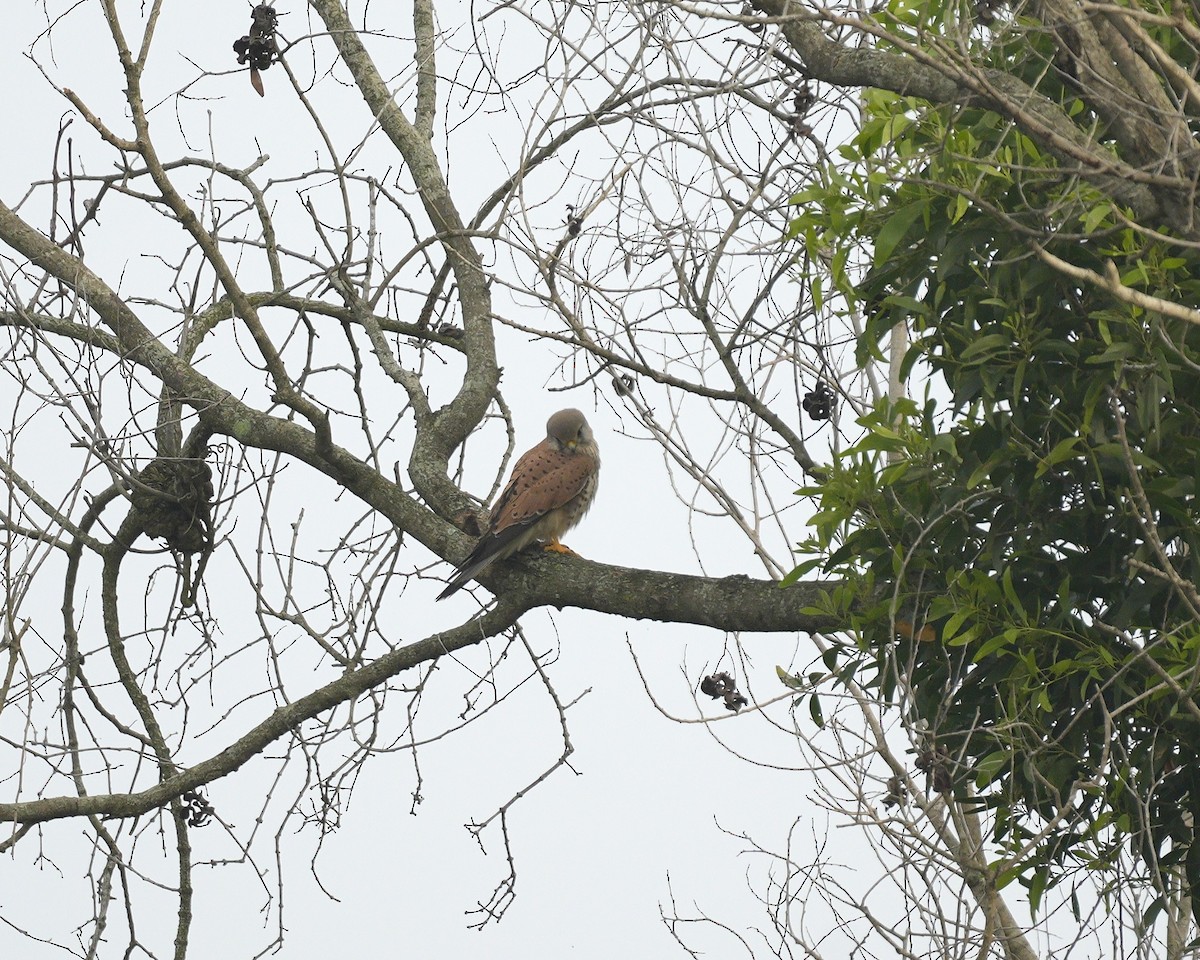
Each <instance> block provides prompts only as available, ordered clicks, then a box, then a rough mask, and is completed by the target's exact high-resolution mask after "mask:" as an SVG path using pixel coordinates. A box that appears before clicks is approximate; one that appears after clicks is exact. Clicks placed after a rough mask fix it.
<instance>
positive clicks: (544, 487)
mask: <svg viewBox="0 0 1200 960" xmlns="http://www.w3.org/2000/svg"><path fill="white" fill-rule="evenodd" d="M599 477H600V451H599V449H598V448H597V446H596V438H595V437H593V436H592V428H591V427H589V426H588V422H587V420H586V419H585V418H584V416H583V414H582V413H580V412H579V411H578V410H574V409H568V410H559V411H558V413H556V414H554V416H552V417H551V418H550V419H549V420H548V421H547V422H546V439H545V440H543V441H542V442H541V443H539V444H538V445H537V446H536V447H534V448H533V449H532V450H530V451H528V452H527V453H526V454H525V455H524V456H522V457H521V459H520V460H518V461H517V465H516V466H515V467H513V472H512V476H511V477H509V479H508V484H507V485H506V486H505V487H504V490H503V491H502V492H501V493H500V496H499V497H498V498H497V500H496V503H495V504H494V505H493V506H492V510H491V513H490V514H489V515H488V521H487V528H486V529H485V530H484V531H483V535H482V536H481V537H480V538H479V542H478V543H477V544H475V549H474V550H472V551H471V554H470V556H468V557H467V559H466V560H464V561H463V562H462V563H461V564H459V566H458V569H457V570H456V572H455V574H454V577H453V579H452V580H451V581H450V582H449V583H448V584H447V585H446V589H445V590H443V591H442V592H441V593H440V594H438V599H439V600H444V599H445V598H446V597H448V596H450V594H452V593H454V592H455V591H456V590H458V589H459V588H460V587H462V586H463V584H465V583H466V582H467V581H469V580H473V579H474V578H475V577H476V576H478V575H479V574H480V573H482V572H483V571H484V570H486V569H487V568H488V567H489V566H491V565H492V564H493V563H495V562H496V561H497V560H503V559H505V558H506V557H511V556H512V555H513V554H514V553H516V552H517V551H518V550H523V549H524V548H525V547H527V546H529V545H530V544H531V543H533V542H534V541H535V540H542V541H545V543H544V549H546V550H551V551H554V552H556V553H571V552H572V551H571V550H570V549H569V548H567V547H565V546H563V545H562V543H560V542H559V538H561V537H562V535H563V534H565V533H566V532H567V531H568V530H570V529H571V528H572V527H573V526H575V524H577V523H578V522H579V521H580V520H581V519H583V515H584V514H585V513H587V511H588V507H590V506H591V505H592V499H593V498H594V497H595V496H596V486H597V484H598V482H599Z"/></svg>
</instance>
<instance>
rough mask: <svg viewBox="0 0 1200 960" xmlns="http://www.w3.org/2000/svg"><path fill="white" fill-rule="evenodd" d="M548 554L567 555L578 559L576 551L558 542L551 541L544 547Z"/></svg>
mask: <svg viewBox="0 0 1200 960" xmlns="http://www.w3.org/2000/svg"><path fill="white" fill-rule="evenodd" d="M542 549H543V550H545V551H546V552H547V553H565V554H566V555H567V556H568V557H577V556H579V554H577V553H576V552H575V551H574V550H572V549H571V548H570V547H568V546H567V545H566V544H565V543H559V542H558V541H557V540H551V541H550V542H549V543H548V544H546V545H545V546H544V547H542Z"/></svg>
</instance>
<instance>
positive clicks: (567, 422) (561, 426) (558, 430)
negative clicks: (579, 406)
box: [546, 408, 595, 452]
mask: <svg viewBox="0 0 1200 960" xmlns="http://www.w3.org/2000/svg"><path fill="white" fill-rule="evenodd" d="M546 436H548V437H549V438H550V439H551V440H553V441H554V442H555V443H557V444H558V445H559V447H562V448H565V449H567V450H570V451H571V452H575V451H576V450H578V449H579V448H580V447H583V448H584V449H588V448H590V447H591V445H592V444H593V443H594V442H595V441H594V439H593V437H592V428H591V427H589V426H588V422H587V420H586V418H585V417H584V415H583V414H582V413H581V412H580V411H578V410H576V409H574V408H569V409H566V410H559V411H558V413H556V414H554V415H553V416H552V417H551V418H550V419H549V420H547V421H546Z"/></svg>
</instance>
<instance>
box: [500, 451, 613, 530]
mask: <svg viewBox="0 0 1200 960" xmlns="http://www.w3.org/2000/svg"><path fill="white" fill-rule="evenodd" d="M595 471H596V461H595V459H594V458H592V457H590V456H588V455H587V454H584V453H571V452H568V451H564V450H559V449H558V447H557V446H556V445H555V444H554V442H553V441H551V440H543V441H542V442H541V443H539V444H538V445H537V446H536V447H534V448H533V449H532V450H530V451H529V452H528V453H527V454H525V456H523V457H522V458H521V459H520V460H519V461H518V462H517V465H516V466H515V467H514V468H513V474H512V479H510V480H509V481H508V486H506V487H505V488H504V492H503V493H502V494H500V497H499V498H498V499H497V500H496V505H495V506H494V507H493V508H492V513H491V517H490V519H489V523H488V527H489V530H490V531H491V533H492V534H493V535H494V536H496V537H498V538H503V536H504V534H505V532H507V531H509V530H514V528H515V529H517V530H519V529H521V528H524V527H527V526H528V525H529V524H531V523H535V522H537V521H538V520H539V519H541V518H542V517H544V516H545V515H546V514H548V513H550V512H551V511H553V510H557V509H559V508H560V507H565V506H566V505H567V504H568V503H570V502H571V501H572V500H573V499H574V498H575V497H577V496H578V495H579V494H580V493H582V492H583V490H584V489H585V488H586V487H587V483H588V480H589V478H590V477H591V476H592V474H593V473H595ZM514 532H515V530H514Z"/></svg>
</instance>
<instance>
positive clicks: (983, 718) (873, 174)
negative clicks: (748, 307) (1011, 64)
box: [792, 92, 1200, 902]
mask: <svg viewBox="0 0 1200 960" xmlns="http://www.w3.org/2000/svg"><path fill="white" fill-rule="evenodd" d="M1064 95H1065V92H1064ZM868 106H869V110H870V112H871V117H870V119H869V120H868V122H867V123H866V124H865V125H864V126H863V129H862V132H861V135H860V136H859V137H858V138H857V140H856V141H855V142H854V144H853V145H852V146H850V147H848V148H845V149H844V151H843V157H842V161H843V163H842V165H841V168H840V169H838V170H833V169H831V170H830V171H829V172H828V175H827V178H826V182H825V185H824V186H823V187H821V188H818V189H813V190H809V191H807V192H805V193H804V194H801V195H799V196H797V198H796V201H797V203H798V204H799V205H800V206H801V207H802V213H801V214H800V215H799V216H798V217H797V219H796V220H795V221H794V223H793V225H792V234H793V236H795V237H797V238H799V239H800V240H801V241H802V242H804V243H805V244H807V245H808V246H809V248H810V249H811V250H814V251H815V250H824V251H826V254H827V256H828V251H830V250H832V251H833V253H832V258H831V259H832V262H833V263H834V265H835V268H837V269H836V270H835V277H836V278H837V280H838V284H839V289H840V292H841V294H842V295H843V297H845V299H846V302H847V303H848V305H849V309H850V310H856V311H862V312H863V313H864V314H865V322H866V330H865V333H864V335H863V337H862V338H861V343H860V355H861V359H862V360H863V361H864V362H865V361H867V360H868V359H870V358H871V357H877V356H879V345H880V344H881V342H882V341H883V340H884V339H885V337H886V336H887V334H888V333H889V332H890V331H891V330H892V328H893V327H894V326H895V325H896V324H900V323H906V324H908V325H909V326H910V329H911V330H912V331H913V335H914V337H915V341H914V343H913V345H912V347H911V349H910V350H909V352H908V355H907V356H906V357H905V360H904V364H903V371H904V373H905V374H906V375H907V376H909V377H912V376H913V373H914V371H918V370H919V371H920V373H921V375H922V376H923V377H926V376H928V375H929V374H930V373H932V374H933V376H932V378H931V382H932V383H935V384H937V385H938V387H932V386H931V387H930V388H929V389H928V391H927V394H926V396H927V399H926V401H925V402H924V404H923V405H918V404H917V403H914V402H912V401H908V400H904V401H899V402H896V403H893V404H882V405H880V406H879V407H878V408H877V409H875V410H874V411H873V412H872V413H871V414H869V415H868V416H866V417H864V418H863V419H862V420H861V421H860V422H861V424H862V425H863V426H864V427H865V429H866V436H865V438H864V439H863V440H862V441H861V442H859V443H858V444H857V445H856V446H854V447H853V448H851V449H849V450H847V451H845V453H844V454H843V455H842V456H841V458H840V460H839V461H838V462H837V463H836V464H835V465H834V467H833V468H832V469H831V471H830V475H829V479H828V481H827V482H826V483H823V484H822V485H821V487H820V488H817V489H815V490H812V491H808V492H811V493H814V494H815V495H816V496H818V497H819V501H820V510H819V512H818V513H817V515H816V516H815V517H814V518H813V526H814V529H815V538H814V543H813V544H812V545H811V546H815V547H818V548H819V549H822V550H824V551H825V553H826V557H827V560H826V563H825V568H826V569H827V570H828V571H830V572H836V573H840V574H843V575H845V576H847V577H849V578H851V579H852V581H853V583H854V586H853V587H852V588H847V589H845V590H843V591H840V592H839V593H838V594H837V595H835V596H832V597H830V598H829V603H830V606H831V607H832V608H834V609H836V610H837V611H838V612H839V613H842V614H845V615H848V616H850V617H851V618H852V621H853V623H854V625H855V628H856V629H855V631H854V632H853V637H854V640H853V642H847V643H846V644H845V645H844V646H843V647H841V648H839V649H836V650H834V651H833V652H831V654H830V655H829V656H828V657H827V664H826V665H827V666H829V667H830V668H831V672H832V675H833V676H834V677H841V678H843V679H851V678H852V679H853V680H855V681H856V682H858V683H860V684H866V685H868V686H871V687H873V688H875V689H876V690H877V692H878V695H879V696H880V697H881V698H883V699H884V700H885V701H886V702H889V703H895V704H897V705H899V706H900V707H902V708H903V710H904V711H905V712H906V717H907V719H908V721H909V723H910V724H912V726H913V728H914V729H918V730H924V731H925V733H924V735H925V736H927V737H928V738H929V741H930V744H931V745H932V746H933V747H934V748H935V749H937V750H942V749H945V750H946V751H947V752H948V755H949V757H950V764H951V769H952V773H953V784H954V787H953V789H954V791H955V793H956V794H957V795H959V796H960V797H961V798H964V799H966V798H970V797H975V798H977V802H979V803H981V804H985V805H987V806H989V807H992V808H994V810H995V814H996V816H995V821H994V822H995V837H994V839H995V840H996V841H998V842H999V843H1000V844H1001V845H1002V847H1003V848H1004V849H1005V850H1006V851H1007V852H1008V854H1009V857H1010V858H1009V859H1008V860H1007V861H1006V863H1007V865H1008V866H1009V868H1010V869H1009V870H1008V873H1007V876H1008V877H1009V878H1011V877H1013V876H1021V877H1022V880H1023V882H1025V883H1026V884H1027V885H1029V886H1030V888H1031V893H1032V894H1033V897H1034V900H1035V902H1036V898H1037V895H1038V894H1040V891H1041V890H1042V889H1043V887H1044V886H1045V885H1046V884H1048V883H1050V884H1052V883H1054V882H1058V881H1060V880H1061V879H1062V878H1063V877H1064V876H1066V875H1067V872H1068V871H1069V870H1070V869H1072V868H1074V867H1077V866H1085V867H1087V868H1089V869H1098V868H1099V869H1103V868H1107V867H1110V866H1112V865H1113V864H1114V863H1115V862H1116V860H1117V858H1118V857H1119V856H1120V855H1121V854H1122V852H1130V853H1132V854H1133V855H1134V856H1135V858H1136V859H1137V861H1138V862H1139V863H1141V864H1142V865H1143V867H1144V868H1146V869H1147V870H1159V869H1161V868H1163V867H1166V866H1169V865H1170V864H1174V863H1179V864H1182V865H1183V866H1184V867H1185V869H1186V875H1187V877H1188V878H1189V880H1190V882H1191V883H1193V884H1195V883H1200V842H1197V839H1196V835H1195V824H1194V818H1193V815H1192V813H1191V811H1194V810H1196V809H1197V805H1198V804H1200V698H1198V697H1197V696H1196V693H1197V686H1198V684H1200V673H1198V667H1197V664H1198V662H1200V596H1198V594H1197V590H1196V587H1195V584H1196V583H1197V582H1200V569H1198V558H1200V529H1198V524H1197V507H1196V477H1197V476H1198V475H1200V343H1198V339H1200V329H1198V328H1197V326H1196V325H1195V324H1194V323H1191V322H1188V320H1186V319H1183V318H1181V316H1168V315H1165V314H1164V313H1163V312H1162V311H1161V310H1158V311H1156V310H1153V309H1148V305H1149V306H1153V305H1154V304H1155V303H1156V302H1159V303H1160V305H1161V304H1162V303H1170V304H1172V305H1194V304H1197V303H1200V279H1197V278H1198V277H1200V256H1198V255H1197V253H1196V252H1195V251H1194V250H1193V249H1190V248H1187V247H1184V246H1182V245H1179V246H1176V245H1173V244H1172V243H1171V242H1170V240H1169V239H1168V238H1166V237H1164V236H1161V235H1157V236H1156V235H1147V234H1145V233H1144V232H1138V231H1137V230H1135V229H1134V228H1133V227H1132V226H1130V225H1128V224H1127V223H1126V222H1125V220H1124V219H1123V217H1122V212H1121V211H1119V210H1116V209H1115V208H1114V207H1113V205H1112V203H1111V202H1110V201H1108V200H1106V199H1105V198H1104V197H1103V196H1101V195H1100V194H1098V193H1096V192H1095V191H1093V190H1091V189H1089V188H1086V187H1083V186H1081V185H1080V183H1079V182H1078V181H1076V180H1074V179H1073V178H1071V177H1069V176H1066V175H1064V174H1063V172H1062V170H1061V169H1059V167H1058V166H1057V165H1056V163H1055V162H1054V161H1053V160H1052V159H1050V158H1047V157H1045V156H1044V155H1043V154H1042V153H1041V152H1040V151H1039V150H1038V149H1037V148H1036V146H1035V145H1034V144H1033V143H1032V142H1031V141H1030V140H1029V139H1028V138H1026V137H1025V136H1023V135H1022V134H1021V133H1019V132H1018V131H1017V130H1016V129H1015V128H1014V127H1013V126H1012V125H1011V124H1009V123H1007V122H1006V121H1005V120H1004V119H1003V118H1001V117H999V116H997V115H996V114H994V113H989V112H987V111H983V110H970V109H957V108H955V109H951V108H943V109H932V108H928V107H924V106H922V105H921V104H919V103H917V102H915V101H909V100H906V99H905V98H902V97H898V96H895V95H890V94H873V95H872V96H871V98H870V100H869V104H868ZM847 160H848V161H850V165H849V167H848V168H847V167H846V165H845V161H847ZM863 251H866V254H864V253H863ZM866 256H869V262H864V267H863V270H862V272H861V275H856V274H855V271H854V270H853V268H852V266H851V265H852V264H854V263H855V262H856V257H859V258H864V257H866ZM1062 262H1066V263H1069V264H1071V265H1073V266H1074V268H1075V269H1076V273H1078V274H1079V275H1082V276H1091V277H1105V276H1106V275H1111V274H1112V273H1113V272H1114V271H1115V272H1116V273H1117V274H1118V275H1119V277H1120V284H1121V286H1122V288H1123V291H1116V292H1115V293H1114V291H1113V290H1112V289H1110V288H1109V287H1107V286H1106V285H1105V284H1102V283H1095V282H1081V281H1079V280H1076V279H1073V275H1065V274H1064V272H1063V271H1062V270H1061V269H1060V266H1059V265H1060V264H1061V263H1062ZM1125 291H1135V292H1136V293H1138V294H1142V295H1144V297H1145V298H1157V300H1155V299H1144V300H1143V302H1142V303H1135V302H1131V301H1132V300H1134V299H1135V298H1132V297H1129V296H1127V295H1122V294H1123V293H1124V292H1125ZM1175 313H1176V314H1182V311H1175ZM942 383H944V385H945V390H944V391H943V390H941V389H940V385H941V384H942ZM947 393H948V399H947V398H946V396H945V394H947ZM938 396H941V397H942V402H941V403H939V402H938V400H937V399H936V398H937V397H938ZM940 407H945V408H946V409H945V410H944V411H943V410H940V409H939V408H940ZM1142 875H1143V876H1148V875H1149V874H1147V873H1143V874H1142Z"/></svg>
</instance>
